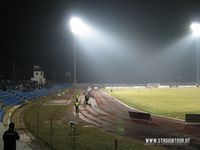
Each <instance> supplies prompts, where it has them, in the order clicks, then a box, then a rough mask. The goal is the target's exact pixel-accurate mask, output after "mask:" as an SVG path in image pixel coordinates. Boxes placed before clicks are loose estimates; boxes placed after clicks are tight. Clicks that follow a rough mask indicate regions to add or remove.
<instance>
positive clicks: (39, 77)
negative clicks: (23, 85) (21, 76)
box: [31, 65, 46, 85]
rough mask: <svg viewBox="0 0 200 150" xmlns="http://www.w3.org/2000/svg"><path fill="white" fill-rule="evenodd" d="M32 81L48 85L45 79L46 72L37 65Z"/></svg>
mask: <svg viewBox="0 0 200 150" xmlns="http://www.w3.org/2000/svg"><path fill="white" fill-rule="evenodd" d="M31 81H36V82H37V83H38V85H41V84H42V85H44V84H45V83H46V79H45V78H44V71H42V68H41V67H40V66H38V65H35V66H34V67H33V77H32V78H31Z"/></svg>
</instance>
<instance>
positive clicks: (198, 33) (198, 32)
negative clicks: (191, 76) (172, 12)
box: [190, 23, 200, 85]
mask: <svg viewBox="0 0 200 150" xmlns="http://www.w3.org/2000/svg"><path fill="white" fill-rule="evenodd" d="M190 27H191V29H192V33H193V36H194V37H195V38H196V55H197V56H196V67H197V69H196V71H197V72H196V74H197V85H199V56H198V55H199V50H198V48H199V46H198V40H199V39H198V38H200V23H192V24H191V26H190Z"/></svg>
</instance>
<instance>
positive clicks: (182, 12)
mask: <svg viewBox="0 0 200 150" xmlns="http://www.w3.org/2000/svg"><path fill="white" fill-rule="evenodd" d="M3 7H4V9H5V11H4V15H3V24H2V27H3V30H2V42H1V43H2V46H1V55H0V64H1V65H0V66H1V68H0V75H1V76H0V77H1V78H2V79H5V78H7V79H13V62H15V63H14V64H15V67H16V79H30V77H31V75H32V67H33V65H40V66H42V68H43V69H44V71H45V75H46V77H47V80H48V79H49V80H52V79H54V80H65V78H66V76H65V73H66V72H71V74H72V75H73V58H74V56H73V54H74V49H73V46H74V45H73V44H74V43H73V42H74V41H73V36H74V35H73V34H72V33H71V31H70V28H69V20H70V18H71V17H73V16H76V17H80V18H81V19H82V20H83V21H84V22H85V23H87V25H88V26H89V27H90V28H91V31H92V32H91V34H88V35H85V36H75V37H74V38H75V39H76V48H77V53H76V54H77V80H78V82H79V83H83V82H93V83H96V82H97V83H148V82H162V83H166V82H167V83H169V82H195V81H196V76H197V75H196V69H197V68H196V62H197V61H196V58H197V50H196V48H197V47H199V53H198V57H199V58H200V38H194V37H193V36H192V31H191V28H190V25H191V23H192V22H200V1H199V0H169V1H161V0H152V1H147V0H146V1H145V0H134V1H131V0H130V1H128V0H126V1H114V0H109V1H96V0H85V1H81V0H80V1H70V0H59V1H42V2H41V1H33V0H32V1H16V2H4V4H3ZM198 41H199V42H198ZM199 66H200V61H199Z"/></svg>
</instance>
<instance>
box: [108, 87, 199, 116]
mask: <svg viewBox="0 0 200 150" xmlns="http://www.w3.org/2000/svg"><path fill="white" fill-rule="evenodd" d="M106 92H107V93H108V94H110V95H112V96H113V97H115V98H117V99H118V100H120V101H121V102H123V103H125V104H127V105H129V106H130V107H133V108H136V109H138V110H142V111H145V112H150V113H154V114H158V115H163V116H167V117H173V118H179V119H184V117H185V114H186V113H200V88H152V89H150V88H145V89H133V88H122V89H114V90H113V92H112V93H111V91H110V90H106Z"/></svg>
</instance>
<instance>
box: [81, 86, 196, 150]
mask: <svg viewBox="0 0 200 150" xmlns="http://www.w3.org/2000/svg"><path fill="white" fill-rule="evenodd" d="M93 95H94V99H91V102H92V106H89V105H85V103H84V95H81V97H80V100H81V104H82V105H81V106H80V118H81V119H83V120H84V121H87V122H89V123H92V124H94V125H96V126H99V127H101V128H104V129H105V130H107V131H110V132H113V133H116V134H119V135H124V136H128V137H130V138H134V139H139V140H142V141H145V138H190V144H189V145H175V146H172V145H169V146H165V147H166V148H169V149H183V150H184V149H190V150H197V149H199V147H200V125H195V126H194V125H189V124H185V123H184V122H182V121H177V120H173V119H167V118H162V117H158V116H152V121H149V122H147V121H138V120H132V119H131V118H130V117H129V114H128V111H133V110H132V109H130V108H128V107H126V106H124V105H122V104H121V103H119V102H118V101H116V100H114V99H113V98H112V97H110V96H109V95H107V94H105V93H104V92H102V91H100V90H95V91H93ZM135 111H136V110H135Z"/></svg>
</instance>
